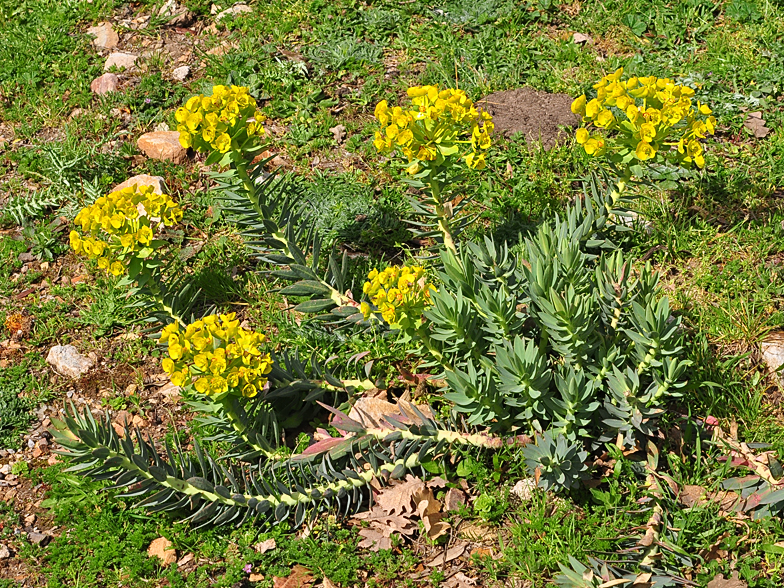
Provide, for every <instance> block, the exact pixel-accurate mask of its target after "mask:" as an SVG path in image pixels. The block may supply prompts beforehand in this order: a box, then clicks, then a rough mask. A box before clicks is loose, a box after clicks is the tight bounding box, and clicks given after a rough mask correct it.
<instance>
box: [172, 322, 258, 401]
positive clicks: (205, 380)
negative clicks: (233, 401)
mask: <svg viewBox="0 0 784 588" xmlns="http://www.w3.org/2000/svg"><path fill="white" fill-rule="evenodd" d="M235 316H236V315H235V313H231V314H221V315H210V316H206V317H204V318H203V319H201V320H198V321H196V322H194V323H191V324H190V325H188V326H187V327H185V329H182V327H180V325H178V324H176V323H172V324H170V325H167V326H166V327H164V329H163V331H162V332H161V342H163V343H165V344H166V345H168V350H169V357H167V358H165V359H164V360H163V361H162V362H161V364H162V367H163V370H164V371H165V372H166V373H167V374H169V376H170V377H171V381H172V383H173V384H174V385H175V386H188V385H193V388H194V389H195V390H196V391H197V392H199V393H200V394H205V395H208V396H209V395H212V396H219V395H223V394H226V393H229V392H233V393H236V394H237V395H242V396H245V397H247V398H251V397H253V396H256V394H258V393H259V391H260V390H261V389H262V388H263V387H264V385H265V384H266V383H267V375H268V374H269V373H270V372H271V371H272V359H271V358H270V355H269V354H263V353H262V352H261V350H260V349H259V346H260V345H261V344H262V343H264V341H266V337H265V336H264V335H263V334H261V333H257V332H255V331H248V330H246V329H244V328H242V327H241V326H240V322H239V321H238V320H237V319H236V318H235Z"/></svg>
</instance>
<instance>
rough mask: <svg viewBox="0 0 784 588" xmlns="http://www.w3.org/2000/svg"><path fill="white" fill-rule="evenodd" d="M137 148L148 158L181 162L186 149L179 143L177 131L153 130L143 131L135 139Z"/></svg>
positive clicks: (184, 158) (184, 156)
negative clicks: (149, 131)
mask: <svg viewBox="0 0 784 588" xmlns="http://www.w3.org/2000/svg"><path fill="white" fill-rule="evenodd" d="M136 145H137V146H138V147H139V150H140V151H141V152H142V153H144V154H145V155H146V156H147V157H149V158H150V159H158V160H161V161H171V162H173V163H183V162H184V161H185V160H186V158H187V151H186V150H185V148H184V147H183V146H182V145H180V133H179V132H178V131H153V132H152V133H145V134H144V135H142V136H141V137H139V140H138V141H136Z"/></svg>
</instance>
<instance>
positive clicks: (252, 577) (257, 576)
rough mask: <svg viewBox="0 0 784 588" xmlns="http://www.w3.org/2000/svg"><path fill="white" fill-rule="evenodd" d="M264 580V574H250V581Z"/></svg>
mask: <svg viewBox="0 0 784 588" xmlns="http://www.w3.org/2000/svg"><path fill="white" fill-rule="evenodd" d="M263 580H264V574H251V575H250V576H248V581H250V582H262V581H263Z"/></svg>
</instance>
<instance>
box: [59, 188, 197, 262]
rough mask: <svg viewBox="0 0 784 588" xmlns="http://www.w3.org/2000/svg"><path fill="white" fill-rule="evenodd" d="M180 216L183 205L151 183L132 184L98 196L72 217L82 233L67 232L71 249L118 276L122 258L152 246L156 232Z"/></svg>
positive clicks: (172, 223) (174, 222)
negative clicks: (142, 184)
mask: <svg viewBox="0 0 784 588" xmlns="http://www.w3.org/2000/svg"><path fill="white" fill-rule="evenodd" d="M181 219H182V208H180V206H179V205H178V204H177V203H175V202H174V200H172V199H171V197H170V196H167V195H166V194H157V193H156V192H155V190H154V189H153V187H152V186H140V185H137V184H134V185H132V186H128V187H127V188H123V189H121V190H116V191H114V192H111V193H110V194H108V195H106V196H101V197H100V198H98V199H97V200H96V201H95V202H94V203H93V204H92V205H91V206H87V207H85V208H83V209H82V210H81V211H80V212H79V214H77V215H76V218H75V219H74V224H76V226H77V228H79V229H81V233H80V232H79V231H77V230H72V231H71V232H70V234H69V241H70V244H71V248H72V249H73V250H74V251H75V252H76V253H77V254H80V255H85V256H86V257H89V258H90V259H96V260H97V261H98V267H100V268H101V269H103V270H106V271H108V272H109V273H111V274H113V275H115V276H117V275H120V274H122V273H123V272H124V270H125V266H124V265H123V263H122V260H125V259H126V258H128V257H129V256H131V255H134V254H136V253H138V252H139V251H141V250H142V249H143V248H145V247H149V246H151V245H153V237H154V236H155V232H156V231H157V230H158V229H159V228H160V227H162V226H167V227H170V226H172V225H174V224H176V223H177V222H179V221H180V220H181Z"/></svg>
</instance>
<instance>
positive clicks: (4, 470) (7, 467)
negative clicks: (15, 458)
mask: <svg viewBox="0 0 784 588" xmlns="http://www.w3.org/2000/svg"><path fill="white" fill-rule="evenodd" d="M10 473H11V464H10V463H5V464H3V465H2V466H0V474H3V475H4V476H7V475H8V474H10Z"/></svg>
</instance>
